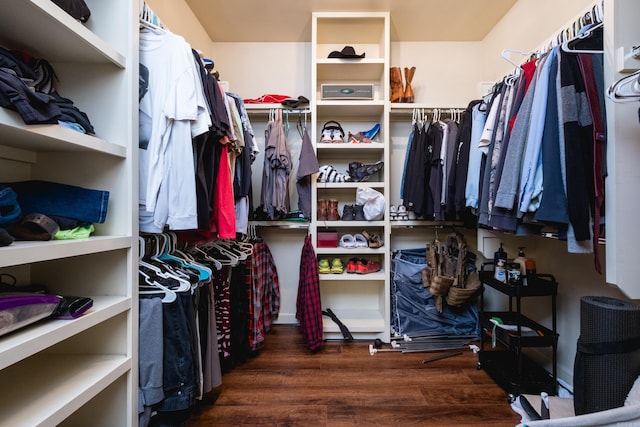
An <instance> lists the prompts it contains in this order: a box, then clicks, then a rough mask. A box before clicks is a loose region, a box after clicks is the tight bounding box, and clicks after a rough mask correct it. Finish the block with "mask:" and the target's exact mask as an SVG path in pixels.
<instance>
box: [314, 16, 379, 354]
mask: <svg viewBox="0 0 640 427" xmlns="http://www.w3.org/2000/svg"><path fill="white" fill-rule="evenodd" d="M389 26H390V19H389V13H388V12H356V13H349V12H343V13H325V12H316V13H313V14H312V42H311V50H312V53H311V58H312V61H313V64H312V67H311V70H312V71H311V73H312V76H311V82H312V91H311V92H312V93H311V98H312V99H311V103H310V108H311V115H312V123H313V125H312V135H311V140H312V141H313V143H314V144H315V149H316V153H317V156H318V161H319V163H320V165H332V166H333V167H335V168H336V169H337V170H338V172H340V173H343V174H347V170H348V165H349V163H350V162H354V161H357V162H362V163H365V164H368V163H373V162H376V161H380V160H382V161H384V163H385V167H384V169H383V171H382V172H380V173H378V174H376V175H374V176H372V177H371V178H370V179H369V180H368V181H365V182H348V183H314V191H313V199H312V204H313V209H314V212H313V218H312V221H311V225H310V228H309V233H310V234H311V236H312V238H313V241H314V242H315V243H317V233H318V232H319V231H324V230H335V231H337V232H338V239H339V238H340V236H342V235H344V234H347V233H348V234H355V233H362V231H363V230H367V231H368V232H369V233H377V234H378V235H380V236H381V237H382V239H383V240H384V242H385V245H384V246H383V247H382V248H379V249H371V248H362V249H345V248H341V247H337V248H316V253H317V255H318V258H319V259H322V258H326V259H328V260H329V262H331V260H332V259H333V258H340V259H341V260H342V262H343V264H344V265H345V267H346V264H347V262H348V260H349V259H350V258H364V259H369V260H374V261H377V262H380V263H381V265H382V270H381V271H380V272H377V273H370V274H347V273H346V272H345V273H343V274H321V275H320V292H321V299H322V307H323V309H326V308H330V309H331V310H333V311H334V312H335V314H336V315H337V316H338V318H340V320H341V321H342V322H343V323H344V324H345V325H346V326H347V327H348V328H349V330H350V331H351V333H352V334H353V335H354V337H356V338H363V339H370V338H371V339H374V338H381V339H383V340H385V341H386V340H388V339H389V337H390V312H389V311H390V269H391V262H390V251H389V246H390V245H389V242H390V226H389V220H388V218H385V219H383V220H380V221H343V220H339V221H319V220H318V215H317V201H318V200H320V199H325V200H329V199H336V200H338V202H339V208H338V211H339V213H340V215H342V212H343V208H344V206H345V205H348V204H351V205H353V204H355V202H356V191H357V188H358V187H370V188H374V189H376V190H377V191H379V192H381V193H382V194H384V195H385V197H386V198H388V186H389V167H388V166H389V148H388V147H389V108H390V107H389V104H390V103H389V102H388V99H389V87H388V86H389V85H388V81H389V71H388V70H389V49H390V33H389ZM344 46H353V47H354V49H355V50H356V52H357V53H358V54H360V53H362V52H364V53H365V58H362V59H357V60H353V59H336V58H328V55H329V53H331V52H332V51H340V50H342V48H343V47H344ZM345 83H346V84H372V85H373V99H371V100H353V99H345V100H323V99H322V94H321V86H322V85H323V84H345ZM330 120H335V121H337V122H339V123H340V124H341V126H342V128H343V129H344V132H345V143H319V140H320V136H321V132H322V127H323V125H324V123H325V122H327V121H330ZM376 123H379V124H380V126H381V129H380V132H379V134H378V135H377V136H376V138H374V142H372V143H370V144H369V143H363V144H350V143H348V139H347V136H348V133H349V132H352V133H357V132H359V131H364V130H368V129H370V128H372V127H373V125H375V124H376ZM387 209H388V202H387ZM345 271H346V270H345ZM324 322H325V323H324V335H325V338H329V339H333V338H341V337H342V335H341V333H340V330H339V328H338V327H337V326H336V325H335V324H334V323H333V321H331V320H330V319H326V318H325V319H324Z"/></svg>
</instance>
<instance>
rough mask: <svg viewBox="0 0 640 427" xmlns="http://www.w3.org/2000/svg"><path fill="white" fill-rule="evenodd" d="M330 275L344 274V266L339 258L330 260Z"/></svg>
mask: <svg viewBox="0 0 640 427" xmlns="http://www.w3.org/2000/svg"><path fill="white" fill-rule="evenodd" d="M331 273H332V274H342V273H344V264H342V260H341V259H340V258H334V259H332V260H331Z"/></svg>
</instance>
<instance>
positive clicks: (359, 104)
mask: <svg viewBox="0 0 640 427" xmlns="http://www.w3.org/2000/svg"><path fill="white" fill-rule="evenodd" d="M384 105H385V101H358V100H350V101H318V102H317V108H318V116H319V117H326V118H328V119H327V120H335V118H336V117H344V118H352V119H355V118H364V119H368V120H370V119H371V116H376V117H378V116H381V115H382V114H383V113H384Z"/></svg>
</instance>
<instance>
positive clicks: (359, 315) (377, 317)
mask: <svg viewBox="0 0 640 427" xmlns="http://www.w3.org/2000/svg"><path fill="white" fill-rule="evenodd" d="M331 310H332V311H333V312H334V313H335V315H336V316H337V317H338V319H340V321H341V322H342V323H344V324H345V325H346V326H347V328H349V331H350V332H379V333H381V332H384V331H385V323H386V322H385V320H384V319H383V317H382V315H381V314H380V312H379V311H375V310H358V309H354V310H348V311H347V310H339V309H333V308H332V309H331ZM322 324H323V327H324V331H325V332H327V333H335V332H338V333H340V328H339V327H338V325H336V324H335V323H334V322H333V320H331V319H330V318H328V317H323V318H322Z"/></svg>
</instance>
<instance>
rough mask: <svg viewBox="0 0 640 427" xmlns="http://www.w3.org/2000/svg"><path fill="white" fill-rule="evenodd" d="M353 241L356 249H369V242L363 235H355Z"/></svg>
mask: <svg viewBox="0 0 640 427" xmlns="http://www.w3.org/2000/svg"><path fill="white" fill-rule="evenodd" d="M353 240H354V242H353V243H354V246H355V247H356V248H368V247H369V241H368V239H367V238H366V237H364V235H363V234H354V236H353Z"/></svg>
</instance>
